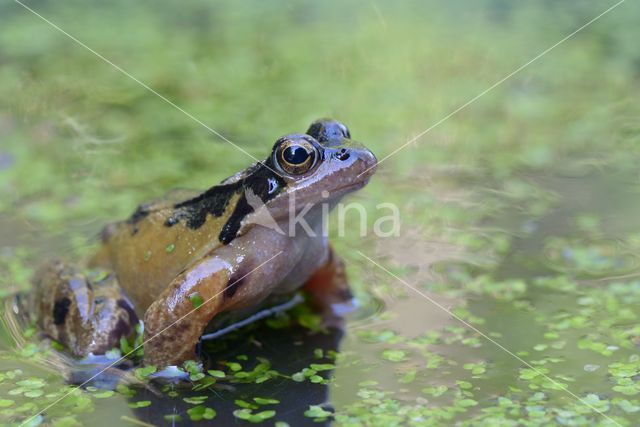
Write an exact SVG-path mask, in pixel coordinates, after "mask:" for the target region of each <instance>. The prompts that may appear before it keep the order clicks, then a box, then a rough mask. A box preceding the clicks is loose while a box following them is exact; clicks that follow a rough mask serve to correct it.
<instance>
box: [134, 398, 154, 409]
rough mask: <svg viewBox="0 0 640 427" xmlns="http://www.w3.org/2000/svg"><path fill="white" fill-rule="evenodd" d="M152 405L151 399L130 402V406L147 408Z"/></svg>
mask: <svg viewBox="0 0 640 427" xmlns="http://www.w3.org/2000/svg"><path fill="white" fill-rule="evenodd" d="M149 405H151V401H150V400H139V401H137V402H129V408H134V409H135V408H146V407H147V406H149Z"/></svg>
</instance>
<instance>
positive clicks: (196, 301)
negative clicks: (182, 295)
mask: <svg viewBox="0 0 640 427" xmlns="http://www.w3.org/2000/svg"><path fill="white" fill-rule="evenodd" d="M189 301H191V305H192V306H193V308H198V307H200V306H201V305H202V304H203V303H204V300H203V299H202V296H200V294H199V293H198V292H194V293H192V294H191V295H189Z"/></svg>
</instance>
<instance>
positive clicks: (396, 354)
mask: <svg viewBox="0 0 640 427" xmlns="http://www.w3.org/2000/svg"><path fill="white" fill-rule="evenodd" d="M382 357H383V358H384V359H385V360H388V361H390V362H402V361H403V360H405V359H406V358H407V353H406V352H405V351H403V350H385V351H383V352H382Z"/></svg>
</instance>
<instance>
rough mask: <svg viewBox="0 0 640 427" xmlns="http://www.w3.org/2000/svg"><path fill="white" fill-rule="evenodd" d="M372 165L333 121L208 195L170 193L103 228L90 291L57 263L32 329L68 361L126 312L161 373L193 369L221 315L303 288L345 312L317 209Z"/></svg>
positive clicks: (341, 281)
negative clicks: (299, 219) (98, 277)
mask: <svg viewBox="0 0 640 427" xmlns="http://www.w3.org/2000/svg"><path fill="white" fill-rule="evenodd" d="M375 165H376V158H375V156H374V155H373V154H372V153H371V152H370V151H369V150H368V149H366V148H365V147H364V146H362V145H361V144H358V143H356V142H354V141H352V140H351V139H350V134H349V131H348V130H347V128H346V127H345V126H344V125H343V124H341V123H339V122H337V121H334V120H318V121H316V122H314V123H312V125H311V126H310V127H309V129H308V131H307V134H304V135H302V134H292V135H287V136H285V137H282V138H280V139H279V140H278V141H277V142H276V144H275V145H274V147H273V151H272V154H271V156H270V157H268V158H267V159H266V160H265V161H263V162H261V163H258V164H255V165H252V166H251V167H249V168H248V169H247V170H245V171H242V172H240V173H238V174H236V175H234V176H232V177H230V178H228V179H226V180H225V181H223V182H222V183H221V184H219V185H218V186H214V187H212V188H210V189H209V190H207V191H206V192H204V193H198V192H185V191H179V192H173V193H171V194H170V195H168V196H167V197H165V198H164V199H162V200H159V201H155V202H152V203H148V204H145V205H141V206H140V207H139V208H138V210H137V211H136V212H135V213H134V214H133V215H132V217H131V218H129V219H128V220H127V221H122V222H119V223H115V224H111V225H109V226H107V227H106V228H105V230H104V232H103V245H102V247H101V249H100V250H99V252H98V253H97V254H96V255H95V256H94V257H93V258H92V259H91V260H90V261H89V263H88V267H89V268H97V269H102V270H104V271H108V272H109V276H108V278H107V279H104V282H105V283H103V284H102V285H101V286H96V285H93V284H91V283H90V284H89V285H84V286H83V285H82V284H81V283H88V282H90V280H89V279H87V276H85V275H83V274H80V273H79V272H77V271H75V270H74V268H72V267H67V266H65V265H64V264H62V263H56V264H54V265H53V266H50V267H48V268H47V269H45V270H44V271H43V272H42V273H41V274H40V275H39V276H38V279H37V281H36V285H37V286H36V289H37V291H36V293H35V294H34V296H35V303H34V306H35V307H36V312H37V314H38V317H39V319H40V325H41V327H42V328H43V330H44V331H45V332H46V333H47V334H49V335H50V336H52V337H53V338H55V339H56V340H58V341H60V342H62V343H63V344H65V345H66V346H68V347H69V348H70V349H71V350H72V351H73V353H74V354H77V355H86V354H88V353H90V352H92V353H94V354H97V353H101V352H104V351H106V350H108V349H109V348H111V347H113V346H116V345H117V343H118V341H119V339H120V337H121V336H126V335H128V334H130V333H131V331H132V328H133V327H134V325H135V324H136V323H137V318H136V316H135V314H134V313H133V310H135V312H136V313H137V314H138V316H139V317H140V318H142V319H144V340H145V344H144V359H145V363H146V364H153V365H157V366H167V365H175V364H179V363H181V362H183V361H185V360H188V359H194V358H195V356H196V355H195V348H196V345H197V343H198V341H199V338H200V336H201V335H202V333H203V331H204V329H205V327H206V326H207V324H209V323H210V322H211V320H212V319H213V318H214V317H215V316H217V315H218V314H220V313H229V312H235V311H240V310H244V311H246V310H248V309H251V308H252V307H257V306H258V305H259V304H260V303H261V302H263V301H264V300H265V299H266V298H267V297H269V296H271V295H278V294H287V293H291V292H293V291H295V290H296V289H299V288H300V287H302V286H304V285H305V283H307V284H308V286H307V288H308V291H309V293H310V294H311V295H312V296H313V297H314V298H317V299H318V300H324V301H326V302H327V303H332V302H336V301H340V300H344V298H348V296H349V290H348V286H347V284H346V277H345V275H344V268H343V265H342V262H341V261H340V259H339V258H337V257H336V256H335V254H333V253H332V251H331V249H330V247H329V244H328V242H327V239H326V236H323V233H322V220H321V212H322V208H321V205H320V203H328V205H329V206H334V205H335V203H337V201H338V200H339V199H340V198H341V197H342V196H343V195H345V194H347V193H349V192H352V191H355V190H357V189H359V188H361V187H362V186H364V185H365V184H366V183H367V181H368V180H369V178H370V177H371V175H372V174H373V170H374V169H375V168H374V166H375ZM370 168H371V169H370ZM363 172H364V173H363ZM361 173H362V175H360V174H361ZM294 199H295V204H294V205H292V206H295V211H290V206H289V204H290V202H292V201H293V200H294ZM256 201H257V202H258V204H256ZM307 205H309V206H312V207H311V208H309V209H306V210H305V208H306V207H307ZM292 212H293V213H295V215H298V214H300V213H301V212H303V213H304V216H303V218H304V220H305V221H306V224H308V225H309V226H308V227H304V225H301V224H300V223H296V222H295V221H293V222H292V221H290V217H291V216H292V215H291V213H292ZM266 214H268V215H266ZM265 218H267V219H266V220H265ZM291 223H292V224H293V225H294V226H293V227H290V224H291ZM290 228H291V229H290ZM91 288H92V289H91ZM98 296H100V300H101V302H100V304H101V306H102V307H104V308H101V309H98V304H97V302H96V299H98V298H97V297H98ZM67 300H68V301H69V303H67V302H66V301H67ZM128 301H131V303H128ZM200 301H202V302H203V303H202V304H201V305H199V302H200ZM132 309H133V310H132ZM63 314H64V316H63ZM63 317H64V318H63Z"/></svg>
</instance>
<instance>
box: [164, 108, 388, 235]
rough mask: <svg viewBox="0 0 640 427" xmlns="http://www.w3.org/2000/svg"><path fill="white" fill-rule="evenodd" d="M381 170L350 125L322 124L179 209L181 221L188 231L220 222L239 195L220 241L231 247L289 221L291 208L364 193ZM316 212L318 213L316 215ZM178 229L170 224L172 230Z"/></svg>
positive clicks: (293, 136)
mask: <svg viewBox="0 0 640 427" xmlns="http://www.w3.org/2000/svg"><path fill="white" fill-rule="evenodd" d="M376 164H377V160H376V157H375V156H374V155H373V153H372V152H371V151H369V150H368V149H367V148H366V147H365V146H364V145H362V144H360V143H358V142H355V141H353V140H352V139H351V135H350V133H349V130H348V129H347V127H346V126H345V125H343V124H342V123H340V122H338V121H336V120H330V119H322V120H317V121H315V122H313V123H312V124H311V126H310V127H309V129H308V130H307V133H306V134H297V133H296V134H291V135H285V136H283V137H282V138H280V139H278V140H277V141H276V143H275V144H274V146H273V149H272V151H271V155H270V156H269V157H267V159H266V160H264V161H262V162H259V163H256V164H254V165H252V166H251V167H250V168H248V169H246V170H244V171H241V172H239V173H237V174H235V175H233V176H230V177H229V178H227V179H225V180H224V181H222V183H221V184H222V185H219V186H215V187H213V188H211V189H209V190H208V191H207V192H206V193H204V194H202V195H200V196H198V197H196V198H194V199H192V200H188V201H186V202H183V203H181V204H179V205H176V208H177V209H181V210H182V211H181V213H178V215H177V217H179V216H184V217H186V218H187V226H188V227H191V228H198V227H199V226H201V225H202V224H203V223H204V222H205V220H206V217H207V215H208V214H209V213H213V214H214V215H215V216H216V217H220V216H221V215H222V214H223V212H224V210H225V209H226V208H227V206H228V204H229V203H230V200H232V199H233V197H234V195H237V194H238V193H241V195H240V197H239V198H238V199H237V201H236V202H235V206H234V207H233V210H232V212H231V214H230V216H229V218H228V219H227V221H226V223H225V225H224V227H223V228H222V232H221V233H220V236H219V240H220V241H221V242H223V243H225V244H226V243H229V242H231V241H232V240H233V239H234V238H235V237H236V236H237V235H238V233H240V232H241V231H242V228H243V227H244V226H250V225H251V224H256V223H261V224H263V225H267V224H270V223H271V221H273V220H275V221H277V222H281V221H285V220H287V219H288V218H289V217H290V216H291V214H292V208H293V210H295V212H296V214H297V212H299V211H301V210H303V209H307V208H308V207H309V205H314V206H320V205H324V204H328V205H329V207H332V206H333V205H335V203H337V201H338V200H340V198H341V197H342V196H344V195H345V194H347V193H350V192H353V191H356V190H358V189H360V188H362V187H363V186H364V185H365V184H366V183H367V182H368V181H369V178H371V176H372V175H373V173H374V172H375V167H376ZM183 211H184V212H183ZM317 211H318V209H313V215H315V214H316V213H317ZM265 213H267V214H268V215H265ZM175 223H176V221H170V224H168V225H171V224H175Z"/></svg>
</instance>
